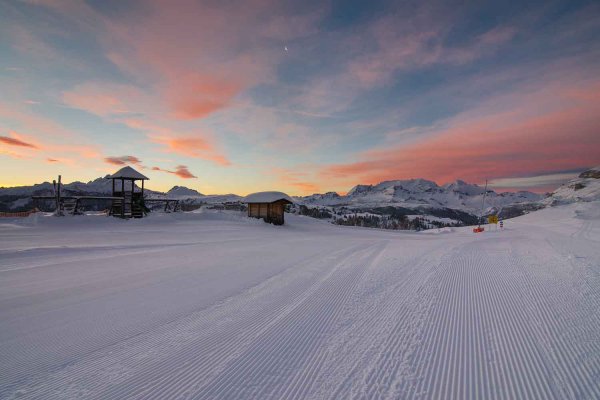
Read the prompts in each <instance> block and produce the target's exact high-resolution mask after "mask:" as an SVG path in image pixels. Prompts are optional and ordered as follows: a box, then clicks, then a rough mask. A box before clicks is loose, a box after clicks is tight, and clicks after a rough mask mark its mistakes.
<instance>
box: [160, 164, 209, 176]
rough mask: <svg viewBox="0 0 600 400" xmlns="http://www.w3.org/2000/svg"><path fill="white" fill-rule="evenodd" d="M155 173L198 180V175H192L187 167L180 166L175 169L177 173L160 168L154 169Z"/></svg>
mask: <svg viewBox="0 0 600 400" xmlns="http://www.w3.org/2000/svg"><path fill="white" fill-rule="evenodd" d="M152 170H153V171H160V172H166V173H169V174H173V175H177V176H178V177H180V178H183V179H193V178H198V177H197V176H196V175H194V174H192V173H191V172H190V170H189V169H188V167H187V166H186V165H178V166H176V167H175V171H170V170H168V169H162V168H159V167H152Z"/></svg>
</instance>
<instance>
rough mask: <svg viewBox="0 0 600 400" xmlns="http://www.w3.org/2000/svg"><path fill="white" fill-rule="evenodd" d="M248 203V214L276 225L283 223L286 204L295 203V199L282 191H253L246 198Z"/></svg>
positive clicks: (245, 200)
mask: <svg viewBox="0 0 600 400" xmlns="http://www.w3.org/2000/svg"><path fill="white" fill-rule="evenodd" d="M244 202H245V203H247V204H248V216H249V217H254V218H262V219H263V220H264V221H265V222H269V223H271V224H274V225H283V223H284V222H285V221H284V217H283V216H284V211H285V206H286V204H293V203H294V200H292V198H291V197H290V196H288V195H287V194H285V193H282V192H259V193H253V194H250V195H248V196H246V198H245V199H244Z"/></svg>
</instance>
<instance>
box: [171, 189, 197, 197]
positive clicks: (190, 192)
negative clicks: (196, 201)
mask: <svg viewBox="0 0 600 400" xmlns="http://www.w3.org/2000/svg"><path fill="white" fill-rule="evenodd" d="M167 195H168V196H184V197H194V196H204V195H203V194H202V193H200V192H198V191H197V190H194V189H190V188H187V187H185V186H173V187H172V188H171V189H170V190H169V191H168V192H167Z"/></svg>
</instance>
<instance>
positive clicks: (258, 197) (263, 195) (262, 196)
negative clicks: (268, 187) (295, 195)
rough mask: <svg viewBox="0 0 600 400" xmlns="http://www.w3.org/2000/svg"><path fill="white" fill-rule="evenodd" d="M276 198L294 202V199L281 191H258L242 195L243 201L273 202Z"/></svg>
mask: <svg viewBox="0 0 600 400" xmlns="http://www.w3.org/2000/svg"><path fill="white" fill-rule="evenodd" d="M278 200H285V201H289V202H290V203H295V202H294V200H293V199H292V198H291V197H290V196H288V195H287V194H285V193H283V192H258V193H252V194H249V195H248V196H246V197H244V200H243V201H244V202H245V203H274V202H276V201H278Z"/></svg>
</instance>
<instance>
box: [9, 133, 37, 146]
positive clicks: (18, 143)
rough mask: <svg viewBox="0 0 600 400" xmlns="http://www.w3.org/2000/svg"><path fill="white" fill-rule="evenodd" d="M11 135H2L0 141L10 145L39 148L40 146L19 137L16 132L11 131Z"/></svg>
mask: <svg viewBox="0 0 600 400" xmlns="http://www.w3.org/2000/svg"><path fill="white" fill-rule="evenodd" d="M10 135H11V136H0V143H4V144H7V145H9V146H18V147H27V148H30V149H38V148H39V147H38V146H36V145H35V144H33V143H29V142H25V141H23V140H21V139H19V138H18V135H17V134H16V133H15V132H10Z"/></svg>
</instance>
